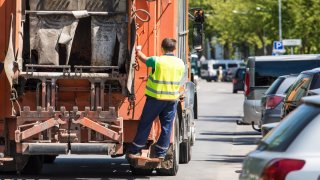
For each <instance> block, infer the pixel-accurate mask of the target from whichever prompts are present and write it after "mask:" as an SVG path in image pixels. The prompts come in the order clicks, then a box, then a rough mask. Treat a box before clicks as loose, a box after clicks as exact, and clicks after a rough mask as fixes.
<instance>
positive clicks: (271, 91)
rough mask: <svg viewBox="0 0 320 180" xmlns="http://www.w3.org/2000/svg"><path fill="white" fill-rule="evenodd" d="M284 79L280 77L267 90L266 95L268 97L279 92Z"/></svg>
mask: <svg viewBox="0 0 320 180" xmlns="http://www.w3.org/2000/svg"><path fill="white" fill-rule="evenodd" d="M284 79H285V78H284V77H279V78H278V79H277V80H275V81H274V82H273V83H272V84H271V86H270V87H269V88H268V89H267V91H266V92H265V94H266V95H270V94H275V93H276V92H277V89H278V88H279V86H280V85H281V83H282V82H283V80H284Z"/></svg>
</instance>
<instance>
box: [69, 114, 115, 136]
mask: <svg viewBox="0 0 320 180" xmlns="http://www.w3.org/2000/svg"><path fill="white" fill-rule="evenodd" d="M72 122H73V123H75V124H81V125H83V126H85V127H88V128H89V129H92V130H94V131H96V132H98V133H100V134H103V135H104V136H106V137H108V138H110V139H112V140H115V141H120V140H121V135H120V133H117V132H115V131H113V130H111V129H108V128H106V127H103V126H101V125H100V124H98V123H97V122H94V121H92V120H91V119H89V118H86V117H82V118H79V119H78V120H72Z"/></svg>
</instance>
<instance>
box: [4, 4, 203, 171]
mask: <svg viewBox="0 0 320 180" xmlns="http://www.w3.org/2000/svg"><path fill="white" fill-rule="evenodd" d="M0 2H1V3H0V4H1V5H2V6H1V8H0V14H1V16H0V25H1V26H0V30H1V33H0V37H1V38H0V40H1V42H0V61H1V62H2V65H3V71H2V72H1V74H0V98H1V100H0V174H1V172H5V171H16V172H18V173H20V172H22V173H23V172H27V173H40V172H41V168H42V165H43V163H45V162H53V161H54V159H55V158H56V157H57V156H58V155H66V154H99V155H111V157H119V156H123V155H124V154H125V152H126V148H127V147H128V146H129V145H130V144H131V143H132V141H133V138H134V136H135V134H136V130H137V126H138V123H139V119H140V116H141V112H142V108H143V105H144V103H145V95H144V88H145V85H146V81H147V78H148V73H149V71H148V69H147V67H146V66H145V65H144V64H143V63H142V62H140V61H139V60H137V59H136V57H135V46H136V45H138V44H139V45H142V51H143V52H144V53H145V54H146V55H148V56H153V55H161V47H160V42H161V41H162V39H164V38H165V37H172V38H175V39H177V41H178V48H177V50H176V52H175V53H176V55H177V56H178V57H179V58H181V59H182V60H183V61H184V62H185V66H186V70H187V73H186V74H185V78H184V79H185V83H184V85H183V87H182V88H181V94H180V101H179V103H178V108H177V109H178V110H177V114H176V118H175V122H174V130H173V133H172V136H171V145H170V148H169V150H168V153H167V156H166V157H165V159H164V161H161V162H158V161H156V162H154V161H152V157H153V155H154V152H153V146H154V143H155V142H156V141H157V139H158V138H159V135H160V132H161V128H160V122H159V120H158V119H157V120H156V121H154V124H153V127H152V130H151V133H150V135H149V138H148V143H147V145H146V147H145V148H144V149H143V151H142V152H143V153H142V158H140V159H135V160H131V161H129V164H130V167H131V170H132V172H133V174H146V173H151V172H152V170H154V169H156V170H157V172H158V173H160V174H162V175H175V174H176V173H177V171H178V165H179V163H188V162H189V161H190V159H191V147H192V145H193V144H194V141H195V138H194V137H195V120H196V118H197V117H196V115H197V114H196V112H195V110H196V109H197V107H196V106H197V102H196V101H195V99H197V98H196V96H197V94H196V88H195V85H194V83H193V82H192V81H191V79H192V74H191V71H190V68H191V65H190V59H189V44H188V34H189V31H188V12H189V10H188V1H186V0H175V1H172V0H151V1H150V0H149V1H146V0H0ZM197 13H198V14H196V17H195V19H198V22H196V23H195V24H194V27H195V28H194V31H195V32H194V33H193V34H195V35H196V37H195V43H198V44H196V48H197V50H201V43H202V30H203V26H202V23H203V21H199V18H198V17H197V16H198V15H199V11H198V12H197ZM2 32H5V33H2Z"/></svg>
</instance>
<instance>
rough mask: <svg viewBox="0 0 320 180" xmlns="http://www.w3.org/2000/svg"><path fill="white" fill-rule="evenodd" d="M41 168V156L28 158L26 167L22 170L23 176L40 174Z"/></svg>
mask: <svg viewBox="0 0 320 180" xmlns="http://www.w3.org/2000/svg"><path fill="white" fill-rule="evenodd" d="M42 166H43V157H42V156H30V157H29V160H28V163H27V165H26V166H25V167H24V168H23V170H22V173H23V174H34V175H36V174H40V173H41V170H42Z"/></svg>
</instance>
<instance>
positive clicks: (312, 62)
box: [238, 54, 320, 127]
mask: <svg viewBox="0 0 320 180" xmlns="http://www.w3.org/2000/svg"><path fill="white" fill-rule="evenodd" d="M316 67H320V55H317V54H308V55H283V56H257V57H250V58H249V60H248V63H247V70H246V76H245V93H244V94H245V100H244V104H243V111H244V117H243V120H241V121H238V124H252V125H259V126H261V123H260V122H261V121H260V119H261V102H260V100H261V97H262V95H263V93H264V92H265V91H266V90H267V89H268V88H269V86H270V85H271V84H272V83H273V82H274V81H275V80H276V79H277V78H278V77H279V76H282V75H287V74H299V73H300V72H302V71H305V70H309V69H313V68H316ZM253 127H254V126H253Z"/></svg>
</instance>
